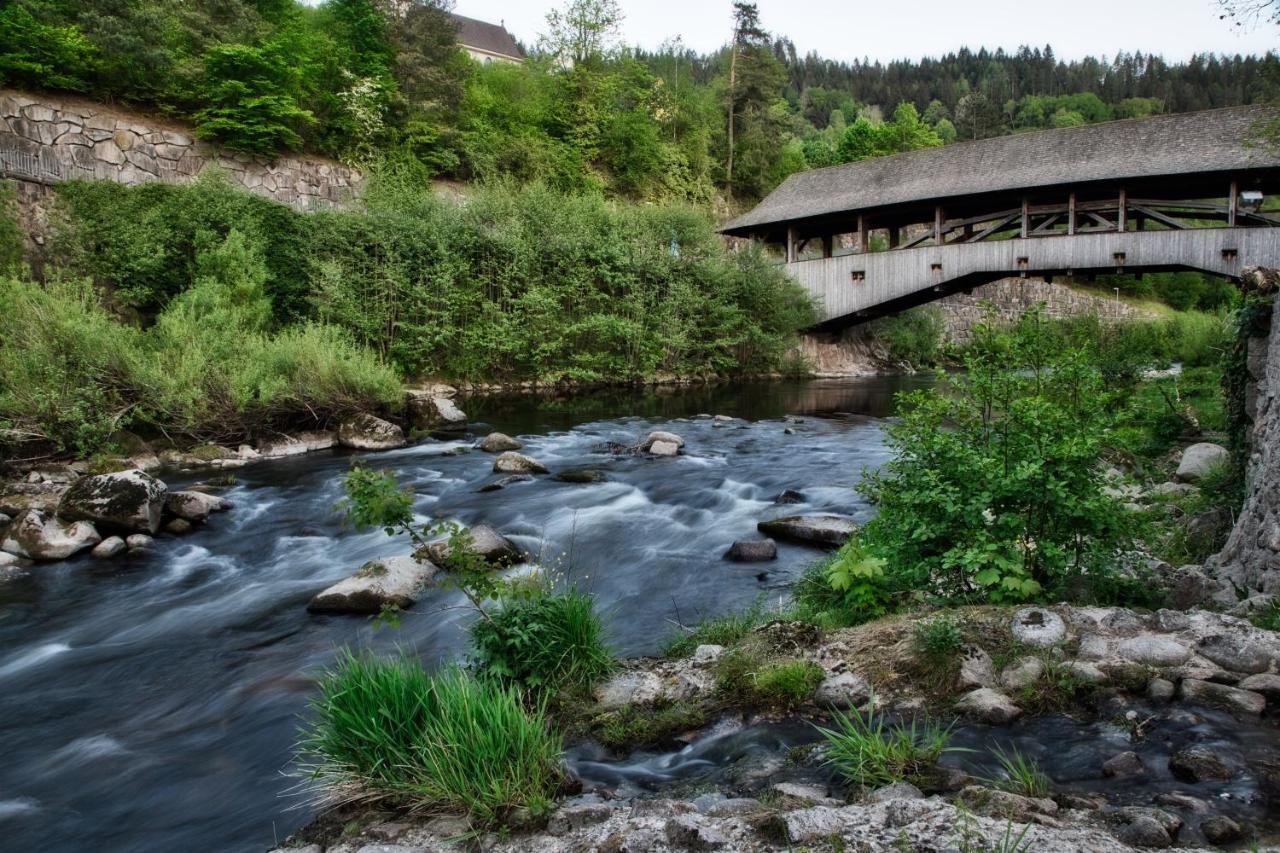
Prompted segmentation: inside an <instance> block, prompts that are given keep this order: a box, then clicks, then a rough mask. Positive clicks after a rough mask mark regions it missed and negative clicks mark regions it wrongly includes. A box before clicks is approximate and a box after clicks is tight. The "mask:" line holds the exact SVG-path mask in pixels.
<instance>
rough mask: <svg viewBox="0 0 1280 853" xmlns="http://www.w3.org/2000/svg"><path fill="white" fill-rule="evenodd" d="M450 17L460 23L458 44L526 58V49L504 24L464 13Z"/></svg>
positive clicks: (514, 57)
mask: <svg viewBox="0 0 1280 853" xmlns="http://www.w3.org/2000/svg"><path fill="white" fill-rule="evenodd" d="M450 17H451V18H453V20H454V23H456V24H457V25H458V44H460V45H462V46H463V47H470V48H474V49H475V50H483V51H485V52H486V53H496V54H497V55H499V56H508V57H510V58H512V59H524V51H523V50H521V49H520V45H519V44H517V43H516V40H515V37H514V36H512V35H511V33H509V32H507V28H506V27H505V26H503V25H502V24H490V23H489V22H487V21H477V20H476V19H475V18H467V17H463V16H462V15H450Z"/></svg>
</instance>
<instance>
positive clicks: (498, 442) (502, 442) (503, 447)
mask: <svg viewBox="0 0 1280 853" xmlns="http://www.w3.org/2000/svg"><path fill="white" fill-rule="evenodd" d="M522 447H524V442H521V441H518V440H516V439H514V438H512V437H511V436H509V435H507V434H505V433H501V432H491V433H489V434H488V435H486V436H485V437H484V438H482V439H480V449H481V450H483V451H484V452H485V453H505V452H506V451H508V450H519V449H520V448H522Z"/></svg>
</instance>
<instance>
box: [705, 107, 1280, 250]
mask: <svg viewBox="0 0 1280 853" xmlns="http://www.w3.org/2000/svg"><path fill="white" fill-rule="evenodd" d="M1267 110H1268V108H1267V107H1264V106H1244V107H1228V108H1225V109H1218V110H1205V111H1202V112H1193V113H1179V114H1173V115H1158V116H1150V117H1147V118H1139V119H1125V120H1122V121H1112V122H1105V123H1102V124H1094V125H1086V126H1084V127H1071V128H1063V129H1059V130H1043V131H1038V132H1035V133H1022V134H1015V135H1013V136H998V137H993V138H991V139H980V140H976V141H973V142H962V143H957V144H952V145H945V146H943V147H941V148H927V149H924V150H920V151H909V152H907V153H904V154H894V155H892V156H889V157H876V158H872V159H870V160H861V161H858V162H856V163H846V164H844V165H840V166H829V167H826V168H823V169H811V170H809V171H806V172H797V173H796V174H794V175H792V176H790V177H789V178H787V179H786V180H785V181H783V182H782V185H781V186H779V187H778V188H777V189H776V190H774V191H773V192H772V193H770V194H769V195H768V196H767V197H766V198H765V199H764V200H763V201H762V202H760V204H758V205H756V207H755V208H754V209H753V210H751V211H749V212H748V213H746V214H743V215H742V216H739V217H738V218H736V219H734V220H732V221H731V222H729V223H727V224H726V225H725V226H724V227H723V228H722V229H721V230H722V231H724V232H726V233H735V234H750V233H752V232H754V231H760V230H764V229H765V228H767V227H768V226H776V225H778V224H779V223H784V222H795V221H797V220H802V219H810V218H813V217H821V216H826V215H831V214H843V213H850V212H858V211H868V212H869V211H872V210H876V209H883V208H887V207H891V206H894V205H904V204H911V203H916V204H919V203H925V202H933V201H935V200H936V201H942V200H944V199H947V198H954V197H957V196H971V195H978V194H982V193H993V192H1007V191H1010V190H1019V189H1027V190H1032V189H1035V188H1042V187H1052V186H1060V185H1065V184H1076V185H1078V184H1084V183H1088V182H1094V181H1116V180H1121V179H1135V178H1153V177H1160V176H1169V175H1185V174H1191V173H1205V172H1219V171H1233V170H1245V169H1260V168H1275V167H1277V166H1280V155H1277V153H1276V152H1275V151H1272V150H1268V147H1267V146H1263V145H1258V146H1249V145H1246V143H1245V139H1246V137H1247V136H1248V135H1249V132H1250V130H1251V129H1252V128H1253V127H1254V126H1255V125H1256V124H1257V122H1258V121H1259V120H1260V119H1262V118H1264V117H1266V116H1268V115H1270V113H1268V112H1267ZM1224 195H1225V192H1224Z"/></svg>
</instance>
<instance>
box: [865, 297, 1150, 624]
mask: <svg viewBox="0 0 1280 853" xmlns="http://www.w3.org/2000/svg"><path fill="white" fill-rule="evenodd" d="M965 365H966V367H967V372H966V373H965V374H963V375H960V376H956V377H952V378H951V379H950V380H949V381H948V382H947V383H946V384H945V385H944V386H942V387H939V388H935V389H933V390H930V391H917V392H913V393H910V394H906V395H903V396H902V398H901V417H902V421H901V423H899V424H896V425H893V426H891V427H889V429H888V444H889V447H890V448H891V449H892V450H893V451H894V456H893V458H892V459H891V460H890V461H889V462H888V463H887V464H886V465H885V467H884V468H883V469H882V470H881V471H880V472H879V473H877V474H873V475H870V476H868V477H867V478H865V479H864V480H863V482H862V484H861V485H860V488H861V489H862V490H863V492H864V493H865V494H867V495H868V496H869V497H870V498H871V500H872V501H873V502H874V503H875V504H876V505H877V506H878V508H879V513H878V515H877V516H876V517H875V518H874V519H873V520H872V521H871V522H870V523H869V524H867V525H866V526H865V527H864V528H863V529H862V531H861V532H860V536H859V538H860V540H861V547H863V548H864V549H865V550H866V552H867V553H869V554H874V555H875V556H876V557H877V558H880V559H883V560H884V561H885V562H886V564H887V565H888V566H889V568H890V571H891V573H892V574H891V577H890V581H891V582H892V584H893V585H894V586H895V587H897V588H900V589H916V590H925V591H928V592H930V593H933V594H937V595H941V596H943V597H945V598H956V599H964V598H973V597H979V598H984V599H988V600H992V601H1020V600H1024V599H1028V598H1034V597H1036V596H1039V595H1041V594H1044V593H1046V592H1049V591H1053V590H1060V589H1061V588H1062V586H1063V584H1064V583H1065V582H1066V581H1067V579H1068V577H1069V576H1071V575H1072V574H1075V573H1078V572H1079V571H1080V570H1081V569H1082V568H1083V567H1084V566H1085V565H1088V567H1089V569H1090V571H1102V570H1104V569H1105V566H1106V565H1107V563H1108V562H1109V561H1110V560H1111V559H1113V557H1112V555H1113V554H1114V552H1115V549H1116V547H1117V546H1118V545H1119V544H1120V543H1121V542H1122V541H1123V540H1124V539H1125V537H1126V535H1127V533H1128V529H1127V528H1128V522H1127V521H1126V515H1125V513H1124V511H1123V509H1122V508H1121V507H1120V506H1119V505H1118V503H1117V502H1116V501H1115V500H1114V499H1113V498H1110V497H1108V496H1107V495H1106V494H1104V493H1103V491H1102V486H1103V483H1102V479H1101V475H1100V474H1099V472H1098V470H1097V461H1098V458H1099V454H1100V453H1101V452H1102V449H1103V447H1104V446H1105V444H1106V442H1107V439H1108V437H1109V430H1110V427H1111V425H1112V421H1113V419H1114V416H1113V414H1112V413H1111V411H1110V408H1109V405H1108V402H1109V399H1110V394H1109V393H1108V391H1107V389H1106V387H1105V386H1104V384H1103V378H1102V371H1101V369H1100V368H1099V367H1098V365H1097V364H1096V362H1095V361H1094V360H1093V359H1092V358H1091V354H1090V352H1089V351H1088V350H1084V349H1076V348H1068V349H1059V348H1058V346H1057V342H1056V341H1054V340H1053V339H1052V338H1051V337H1050V336H1049V335H1046V334H1045V329H1044V326H1043V320H1042V318H1041V317H1040V315H1039V314H1038V313H1037V312H1030V313H1028V315H1027V316H1025V317H1024V318H1023V319H1022V321H1021V322H1020V323H1019V324H1018V325H1017V326H1016V327H1015V328H1013V329H1011V330H1003V329H999V328H997V327H995V326H993V325H991V324H989V323H983V324H980V326H979V327H978V329H977V331H976V333H975V336H974V341H973V344H972V345H971V346H970V348H969V351H968V353H967V354H966V356H965Z"/></svg>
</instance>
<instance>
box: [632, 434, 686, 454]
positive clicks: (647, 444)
mask: <svg viewBox="0 0 1280 853" xmlns="http://www.w3.org/2000/svg"><path fill="white" fill-rule="evenodd" d="M660 441H661V442H664V443H666V444H674V445H675V446H676V449H677V450H678V449H680V448H682V447H684V439H683V438H681V437H680V436H678V435H676V434H675V433H674V432H665V431H663V430H660V429H659V430H654V431H653V432H651V433H649V436H648V438H646V439H645V440H644V442H643V443H641V445H640V449H641V450H644V451H647V452H652V450H651V448H652V447H653V445H655V444H657V443H658V442H660Z"/></svg>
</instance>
